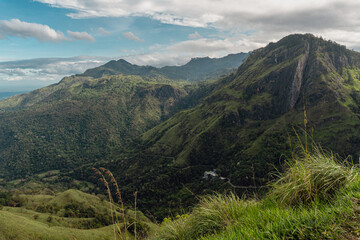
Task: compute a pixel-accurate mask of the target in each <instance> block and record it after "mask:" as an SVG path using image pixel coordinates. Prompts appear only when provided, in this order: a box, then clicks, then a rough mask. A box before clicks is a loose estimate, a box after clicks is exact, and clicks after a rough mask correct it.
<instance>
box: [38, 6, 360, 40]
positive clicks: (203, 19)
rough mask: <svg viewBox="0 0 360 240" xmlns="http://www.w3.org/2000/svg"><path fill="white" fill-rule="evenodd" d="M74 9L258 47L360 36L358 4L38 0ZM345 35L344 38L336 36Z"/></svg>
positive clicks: (80, 14) (84, 15) (80, 15)
mask: <svg viewBox="0 0 360 240" xmlns="http://www.w3.org/2000/svg"><path fill="white" fill-rule="evenodd" d="M35 1H38V2H42V3H47V4H50V5H51V6H54V7H59V8H66V9H71V10H73V11H74V12H72V13H70V14H68V16H70V17H72V18H91V17H125V16H145V17H151V18H153V19H156V20H159V21H161V22H163V23H167V24H175V25H184V26H190V27H214V28H216V29H219V30H227V31H230V32H232V33H233V34H234V36H237V35H236V34H238V33H244V32H250V33H251V34H249V36H242V37H243V38H246V39H251V40H253V41H256V42H257V43H262V42H268V41H270V40H273V39H276V40H277V39H279V38H281V37H283V36H285V35H288V34H289V33H293V32H300V33H302V32H313V33H315V34H317V35H323V36H325V37H327V36H332V37H333V40H335V41H338V42H340V43H350V44H351V45H350V47H353V46H354V47H360V40H355V41H351V42H349V41H347V39H352V38H354V37H353V36H354V33H357V32H360V14H359V13H358V12H359V9H360V2H359V1H358V0H347V1H343V0H318V1H314V0H301V1H299V0H271V1H269V0H252V1H249V0H236V1H234V0H197V1H193V0H64V1H58V0H35ZM337 31H338V32H340V33H341V35H336V34H333V33H334V32H337Z"/></svg>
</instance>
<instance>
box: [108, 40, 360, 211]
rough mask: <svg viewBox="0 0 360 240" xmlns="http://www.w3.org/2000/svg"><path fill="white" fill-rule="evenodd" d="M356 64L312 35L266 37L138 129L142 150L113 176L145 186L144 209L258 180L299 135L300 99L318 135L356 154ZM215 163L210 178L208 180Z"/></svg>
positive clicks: (352, 55)
mask: <svg viewBox="0 0 360 240" xmlns="http://www.w3.org/2000/svg"><path fill="white" fill-rule="evenodd" d="M359 70H360V53H357V52H354V51H350V50H347V49H346V48H345V47H344V46H341V45H338V44H336V43H334V42H331V41H324V40H323V39H320V38H316V37H314V36H313V35H291V36H288V37H286V38H284V39H282V40H280V41H279V42H277V43H270V44H269V45H268V46H267V47H265V48H262V49H258V50H256V51H254V52H253V53H252V54H251V55H250V56H249V58H248V59H247V61H246V62H245V63H244V64H243V65H241V66H240V67H239V69H238V71H237V73H236V74H234V75H231V76H229V78H230V79H227V80H226V81H225V80H222V82H221V84H220V85H218V87H217V88H216V89H215V90H214V91H213V92H211V93H210V95H209V96H207V97H206V98H205V99H204V100H203V101H202V102H201V103H200V104H198V105H197V106H195V107H193V108H190V109H187V110H185V111H181V112H179V113H177V114H176V115H174V116H173V117H171V118H170V119H168V120H167V121H165V122H163V123H161V124H159V125H157V126H156V127H154V128H153V129H151V130H149V131H148V132H146V133H145V134H143V136H142V139H143V141H144V143H143V144H144V145H147V146H148V148H146V149H145V150H144V151H143V152H142V154H139V156H137V158H136V162H135V163H128V165H127V167H125V168H122V169H118V173H117V174H118V175H119V176H122V177H121V178H119V181H121V184H123V185H126V186H128V188H129V189H133V188H139V187H138V186H144V185H145V186H146V187H144V188H141V189H142V192H141V193H142V194H143V196H144V198H143V199H142V201H141V202H140V203H141V204H143V205H141V206H142V207H143V208H144V209H156V211H159V209H160V208H161V206H163V204H162V203H160V202H159V201H160V199H161V201H163V202H167V203H168V204H169V205H170V204H172V205H173V206H174V207H175V208H176V207H180V206H182V207H183V206H184V205H186V204H185V202H188V203H193V202H194V196H193V195H192V194H194V193H195V194H204V193H208V192H209V191H211V190H218V191H223V190H224V189H232V190H236V191H238V192H239V193H241V192H244V191H247V190H246V187H250V188H249V190H251V187H254V188H256V187H258V186H261V185H264V184H265V183H267V182H268V181H269V180H271V178H270V175H269V173H271V172H273V171H274V170H275V168H279V167H281V165H282V163H283V160H284V159H285V158H286V156H289V155H290V154H291V147H290V142H289V137H288V136H289V135H290V136H291V138H293V141H295V139H296V138H295V137H294V135H295V132H294V129H295V130H296V131H298V132H300V133H301V131H302V130H301V128H303V126H304V106H305V108H306V114H307V121H308V123H307V128H308V131H309V132H310V133H312V134H313V137H314V139H315V141H317V142H319V143H321V144H322V145H323V146H325V147H326V148H329V149H333V150H334V151H335V152H337V153H339V154H341V155H347V154H351V155H352V156H353V157H354V159H357V156H359V154H360V152H359V151H360V150H359V147H358V146H359V140H360V139H359V136H360V132H359V131H360V119H359V113H360V112H359V106H360V102H359V100H360V99H359V96H360V92H359V90H360V89H359V88H358V86H359V83H360V79H359ZM151 156H155V157H151ZM112 168H113V169H115V168H116V165H113V166H112ZM213 169H216V174H217V177H215V178H213V180H211V181H209V180H206V179H205V178H204V173H205V172H206V171H212V170H213ZM124 176H125V177H126V178H124ZM135 176H136V177H135ZM130 179H131V181H130ZM124 189H126V188H124ZM169 191H170V193H171V194H169ZM150 196H155V197H158V201H156V200H154V199H153V198H151V199H150ZM179 199H182V200H181V203H180V200H179ZM139 206H140V205H139ZM164 211H166V210H165V209H163V212H161V211H159V212H158V213H159V214H160V215H162V214H164Z"/></svg>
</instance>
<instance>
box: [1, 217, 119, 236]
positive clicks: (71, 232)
mask: <svg viewBox="0 0 360 240" xmlns="http://www.w3.org/2000/svg"><path fill="white" fill-rule="evenodd" d="M19 223H21V224H19ZM0 238H1V239H17V240H30V239H33V240H35V239H36V240H37V239H59V240H60V239H61V240H62V239H84V240H85V239H99V240H100V239H113V238H114V235H113V228H112V226H108V227H103V228H99V229H91V230H83V229H75V228H65V227H57V226H54V227H50V226H49V225H48V224H45V223H41V222H39V221H35V220H30V219H28V218H26V217H23V216H19V215H17V214H14V213H11V212H7V211H4V210H1V211H0Z"/></svg>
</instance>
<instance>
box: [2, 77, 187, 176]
mask: <svg viewBox="0 0 360 240" xmlns="http://www.w3.org/2000/svg"><path fill="white" fill-rule="evenodd" d="M185 95H187V91H186V90H185V89H184V85H183V84H181V83H172V82H171V81H170V80H167V79H148V78H142V77H139V76H123V75H118V76H106V77H103V78H99V79H93V78H90V77H76V76H73V77H67V78H64V79H63V80H62V81H61V82H60V83H59V84H56V85H52V86H49V87H46V88H42V89H39V90H36V91H33V92H30V93H28V94H23V95H18V96H14V97H11V98H9V99H6V100H4V101H1V102H0V126H1V127H0V178H2V177H9V176H11V177H12V178H14V177H17V176H21V177H25V176H26V175H27V174H33V173H39V172H45V171H48V170H52V169H67V170H69V169H73V168H74V167H76V166H79V165H82V164H85V163H92V162H97V161H99V160H106V159H112V158H113V156H117V155H119V154H121V153H123V152H124V151H125V150H124V146H125V145H126V144H127V143H128V142H129V141H131V140H132V139H133V138H134V137H137V136H138V135H139V134H141V133H142V132H144V131H145V130H147V129H149V128H150V127H152V126H154V125H156V124H157V123H159V122H160V121H162V119H164V118H166V117H167V116H168V115H169V113H170V110H171V109H172V107H174V105H176V103H177V102H178V101H179V99H180V98H182V97H183V96H185Z"/></svg>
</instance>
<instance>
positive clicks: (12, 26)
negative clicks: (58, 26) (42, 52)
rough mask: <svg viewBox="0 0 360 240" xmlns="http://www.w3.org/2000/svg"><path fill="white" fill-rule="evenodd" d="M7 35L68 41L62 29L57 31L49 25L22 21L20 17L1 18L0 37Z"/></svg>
mask: <svg viewBox="0 0 360 240" xmlns="http://www.w3.org/2000/svg"><path fill="white" fill-rule="evenodd" d="M6 36H11V37H21V38H28V37H31V38H36V39H37V40H39V41H41V42H60V41H67V40H68V38H66V37H65V36H64V34H63V33H62V32H60V31H55V30H54V29H52V28H50V27H49V26H47V25H42V24H38V23H28V22H22V21H20V20H19V19H11V20H10V21H7V20H0V38H5V37H6Z"/></svg>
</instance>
